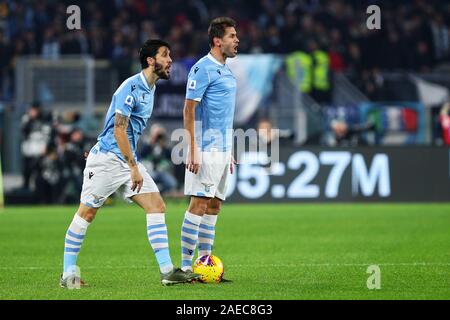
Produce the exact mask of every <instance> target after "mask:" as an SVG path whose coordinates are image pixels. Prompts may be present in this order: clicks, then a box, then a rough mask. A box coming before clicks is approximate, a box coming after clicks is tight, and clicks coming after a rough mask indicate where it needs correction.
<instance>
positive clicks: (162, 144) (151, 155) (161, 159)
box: [140, 124, 177, 193]
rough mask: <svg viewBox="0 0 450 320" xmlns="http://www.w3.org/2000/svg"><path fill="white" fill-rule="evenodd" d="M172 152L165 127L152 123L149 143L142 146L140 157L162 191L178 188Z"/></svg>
mask: <svg viewBox="0 0 450 320" xmlns="http://www.w3.org/2000/svg"><path fill="white" fill-rule="evenodd" d="M171 153H172V150H171V148H170V147H169V146H168V145H167V133H166V130H165V129H164V127H162V126H161V125H159V124H154V125H152V126H151V128H150V137H149V143H148V144H146V145H145V146H144V147H143V148H142V151H141V157H140V158H141V161H142V163H143V164H144V165H145V166H146V168H147V170H148V172H149V173H150V176H151V177H152V178H153V180H154V181H155V183H156V185H157V186H158V189H159V191H160V192H161V193H167V192H171V191H174V190H175V189H176V188H177V180H176V179H175V177H174V175H173V164H172V159H171Z"/></svg>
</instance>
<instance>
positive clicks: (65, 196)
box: [60, 128, 89, 203]
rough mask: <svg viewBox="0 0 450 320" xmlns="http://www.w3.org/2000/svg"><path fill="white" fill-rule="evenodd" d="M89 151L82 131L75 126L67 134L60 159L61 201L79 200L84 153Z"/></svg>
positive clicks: (73, 201) (74, 201) (71, 201)
mask: <svg viewBox="0 0 450 320" xmlns="http://www.w3.org/2000/svg"><path fill="white" fill-rule="evenodd" d="M86 151H89V146H88V145H87V141H86V139H85V137H84V135H83V131H81V129H79V128H75V129H73V130H72V132H70V134H69V141H68V142H67V143H66V144H65V146H64V149H63V152H62V155H61V156H60V159H61V160H62V162H63V163H64V169H63V171H62V178H63V180H64V186H63V187H62V190H61V198H60V200H61V202H62V203H76V202H77V201H79V195H80V192H81V187H82V185H83V170H84V167H85V162H86V160H85V157H84V153H85V152H86Z"/></svg>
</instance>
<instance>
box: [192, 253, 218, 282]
mask: <svg viewBox="0 0 450 320" xmlns="http://www.w3.org/2000/svg"><path fill="white" fill-rule="evenodd" d="M193 271H194V272H195V273H197V274H199V275H200V279H199V280H200V281H201V282H204V283H219V282H220V281H222V277H223V272H224V268H223V263H222V261H221V260H220V259H219V258H218V257H216V256H213V255H206V256H201V257H199V258H198V259H197V260H195V262H194V268H193Z"/></svg>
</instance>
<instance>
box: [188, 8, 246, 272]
mask: <svg viewBox="0 0 450 320" xmlns="http://www.w3.org/2000/svg"><path fill="white" fill-rule="evenodd" d="M235 27H236V23H235V21H234V20H233V19H231V18H228V17H220V18H216V19H214V20H212V21H211V23H210V26H209V28H208V36H209V42H210V43H209V45H210V48H211V51H210V52H209V53H208V54H207V55H206V56H204V57H203V58H201V59H200V60H199V61H198V62H197V63H196V64H195V65H194V66H192V68H191V70H190V72H189V75H188V81H187V88H186V99H185V104H184V111H183V116H184V127H185V129H186V130H187V131H188V132H189V135H190V137H189V139H190V140H189V150H188V159H187V162H186V175H185V186H184V192H185V194H186V195H189V196H190V204H189V207H188V210H187V211H186V212H185V216H184V221H183V225H182V230H181V250H182V253H181V254H182V257H181V260H182V270H183V271H186V272H187V273H191V272H192V259H193V255H194V252H195V248H196V246H197V243H198V256H199V257H200V256H203V255H207V254H209V255H210V254H211V252H212V248H213V244H214V237H215V225H216V222H217V215H218V214H219V212H220V208H221V204H222V201H224V200H225V195H226V188H227V182H228V176H229V174H230V173H231V174H232V173H233V165H234V159H233V157H232V152H231V148H232V129H233V118H234V109H235V104H236V79H235V77H234V76H233V74H232V72H231V70H230V68H229V67H228V66H227V65H226V63H225V62H226V59H227V58H233V57H235V56H236V54H237V48H238V44H239V39H238V37H237V34H236V29H235Z"/></svg>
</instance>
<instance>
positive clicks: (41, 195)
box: [35, 143, 65, 203]
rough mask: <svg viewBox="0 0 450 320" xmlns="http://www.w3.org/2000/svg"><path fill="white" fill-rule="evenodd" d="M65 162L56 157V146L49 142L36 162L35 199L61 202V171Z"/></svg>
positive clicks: (45, 201)
mask: <svg viewBox="0 0 450 320" xmlns="http://www.w3.org/2000/svg"><path fill="white" fill-rule="evenodd" d="M64 166H65V164H64V163H63V162H62V161H61V159H60V158H59V157H58V153H57V149H56V146H55V145H54V144H53V143H51V144H49V145H48V146H47V148H46V151H45V154H44V156H43V157H41V158H40V159H39V161H38V164H37V172H38V174H37V177H36V191H35V194H36V199H38V200H39V201H40V202H41V203H61V201H60V199H61V190H62V189H61V188H62V183H63V180H62V171H63V168H64Z"/></svg>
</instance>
